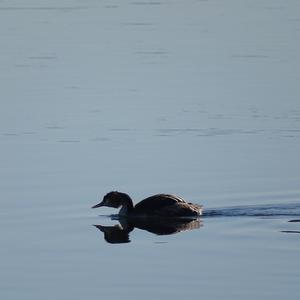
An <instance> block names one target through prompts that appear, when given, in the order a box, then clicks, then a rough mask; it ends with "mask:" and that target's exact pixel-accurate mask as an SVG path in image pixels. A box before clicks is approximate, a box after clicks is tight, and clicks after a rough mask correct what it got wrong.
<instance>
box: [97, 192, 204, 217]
mask: <svg viewBox="0 0 300 300" xmlns="http://www.w3.org/2000/svg"><path fill="white" fill-rule="evenodd" d="M102 206H108V207H113V208H121V209H120V211H119V213H118V216H119V217H129V218H136V217H163V218H168V217H169V218H178V217H188V218H189V217H194V218H195V217H199V216H201V215H202V210H203V208H202V205H198V204H193V203H188V202H186V201H185V200H184V199H182V198H181V197H178V196H175V195H171V194H157V195H153V196H150V197H148V198H146V199H144V200H142V201H141V202H139V203H137V204H136V205H135V206H134V205H133V201H132V199H131V198H130V196H129V195H127V194H126V193H121V192H118V191H112V192H109V193H108V194H106V195H105V196H104V197H103V200H102V201H101V202H100V203H98V204H96V205H94V206H92V208H97V207H102Z"/></svg>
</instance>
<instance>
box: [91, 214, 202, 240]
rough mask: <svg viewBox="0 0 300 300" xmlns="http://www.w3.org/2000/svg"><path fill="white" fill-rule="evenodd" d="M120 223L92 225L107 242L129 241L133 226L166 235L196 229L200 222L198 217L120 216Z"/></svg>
mask: <svg viewBox="0 0 300 300" xmlns="http://www.w3.org/2000/svg"><path fill="white" fill-rule="evenodd" d="M118 220H119V222H120V224H117V225H114V226H102V225H94V226H95V227H97V228H98V229H99V230H100V231H102V232H103V233H104V239H105V240H106V241H107V242H108V243H112V244H117V243H129V242H130V239H129V233H130V232H131V231H133V229H134V228H139V229H142V230H146V231H149V232H151V233H154V234H157V235H168V234H174V233H178V232H182V231H189V230H192V229H198V228H200V226H201V222H200V220H198V219H186V218H185V219H182V218H177V219H176V218H168V219H166V218H159V217H153V218H133V219H131V218H129V219H128V218H121V219H118Z"/></svg>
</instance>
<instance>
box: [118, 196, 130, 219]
mask: <svg viewBox="0 0 300 300" xmlns="http://www.w3.org/2000/svg"><path fill="white" fill-rule="evenodd" d="M132 211H133V202H132V199H131V198H130V197H129V196H128V195H126V196H124V197H123V198H122V201H121V209H120V211H119V215H120V216H128V215H129V214H130V213H131V212H132Z"/></svg>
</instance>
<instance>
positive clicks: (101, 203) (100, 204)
mask: <svg viewBox="0 0 300 300" xmlns="http://www.w3.org/2000/svg"><path fill="white" fill-rule="evenodd" d="M100 206H103V201H102V202H100V203H98V204H96V205H94V206H92V208H97V207H100Z"/></svg>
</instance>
